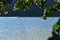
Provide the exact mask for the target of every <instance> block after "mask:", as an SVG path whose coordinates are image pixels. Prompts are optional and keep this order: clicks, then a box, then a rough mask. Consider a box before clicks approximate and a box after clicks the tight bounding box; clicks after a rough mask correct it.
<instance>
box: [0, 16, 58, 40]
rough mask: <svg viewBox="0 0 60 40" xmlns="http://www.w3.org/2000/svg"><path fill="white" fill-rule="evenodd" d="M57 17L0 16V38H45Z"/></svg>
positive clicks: (8, 39) (16, 39)
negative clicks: (44, 18)
mask: <svg viewBox="0 0 60 40" xmlns="http://www.w3.org/2000/svg"><path fill="white" fill-rule="evenodd" d="M58 19H59V17H55V18H54V19H52V18H50V17H49V18H47V20H43V19H41V18H40V17H20V18H17V17H0V40H47V38H48V37H50V36H52V35H51V32H52V26H53V25H54V24H55V23H56V22H57V21H58Z"/></svg>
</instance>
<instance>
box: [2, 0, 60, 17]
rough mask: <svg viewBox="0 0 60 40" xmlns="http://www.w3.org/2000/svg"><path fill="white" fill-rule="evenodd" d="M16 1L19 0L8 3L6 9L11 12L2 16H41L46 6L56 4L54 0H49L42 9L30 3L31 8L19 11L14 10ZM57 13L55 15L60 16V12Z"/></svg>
mask: <svg viewBox="0 0 60 40" xmlns="http://www.w3.org/2000/svg"><path fill="white" fill-rule="evenodd" d="M16 1H17V0H12V3H11V4H7V5H6V9H7V10H8V11H9V14H7V15H4V14H3V15H2V16H21V17H40V16H41V15H42V13H43V10H44V8H46V7H48V6H51V5H53V4H56V2H55V1H54V0H47V2H46V3H45V4H44V7H43V8H42V9H39V8H37V7H35V6H32V5H30V9H28V10H26V11H22V10H21V9H20V10H17V11H13V6H14V4H15V3H16ZM57 13H58V14H57ZM57 13H55V16H60V14H59V13H60V12H57Z"/></svg>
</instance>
